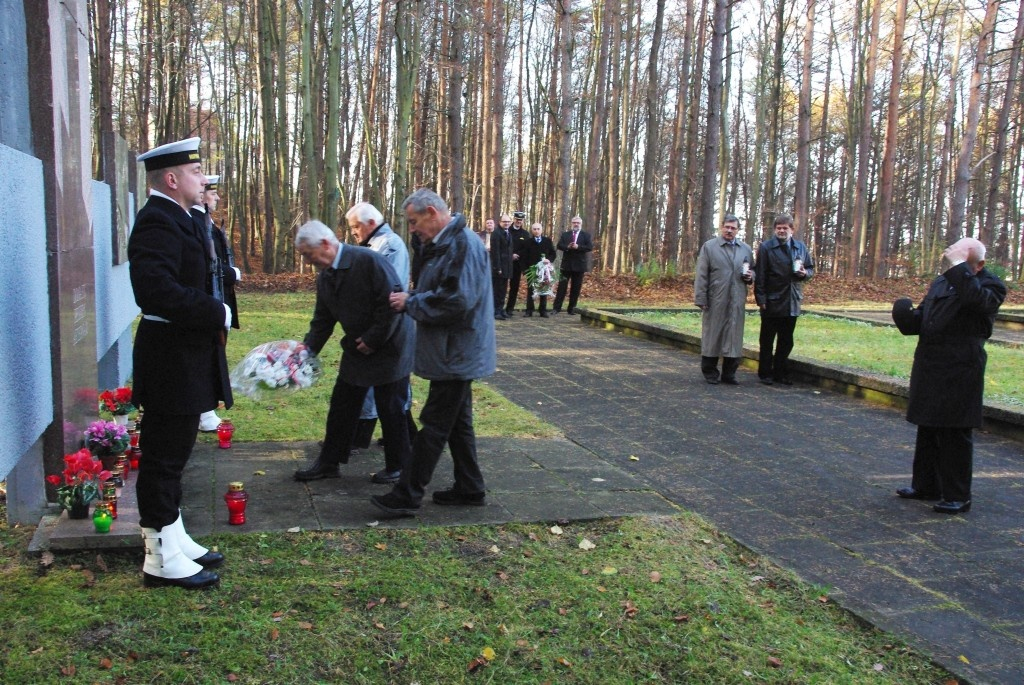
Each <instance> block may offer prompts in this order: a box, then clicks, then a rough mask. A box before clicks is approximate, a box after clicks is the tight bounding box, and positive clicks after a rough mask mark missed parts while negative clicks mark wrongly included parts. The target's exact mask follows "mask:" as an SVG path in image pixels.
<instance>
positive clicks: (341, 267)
mask: <svg viewBox="0 0 1024 685" xmlns="http://www.w3.org/2000/svg"><path fill="white" fill-rule="evenodd" d="M295 251H296V252H298V253H299V254H300V255H302V257H303V258H304V259H305V260H306V261H307V262H309V263H310V264H312V265H314V266H315V267H317V268H318V269H321V271H320V273H319V275H318V276H317V279H316V305H315V307H314V310H313V319H312V320H311V321H310V322H309V332H308V333H306V337H305V338H304V340H303V342H304V344H305V345H306V346H307V347H309V349H310V351H312V352H313V354H319V353H320V350H321V349H323V346H324V345H325V344H326V343H327V340H328V338H330V337H331V334H333V333H334V328H335V326H336V325H337V324H339V323H340V324H341V328H342V330H343V332H344V335H343V336H342V338H341V363H340V365H339V367H338V380H337V381H336V382H335V384H334V390H333V392H332V393H331V402H330V407H329V409H328V411H327V427H326V431H325V434H324V440H323V444H322V446H321V448H320V454H319V456H318V457H317V459H316V461H315V462H313V464H312V465H310V466H309V467H308V468H305V469H299V470H298V471H296V472H295V480H298V481H309V480H318V479H320V478H338V477H339V476H340V473H339V471H338V465H339V464H347V463H348V458H349V453H350V451H351V448H352V438H353V437H354V436H355V433H356V429H357V427H358V425H359V414H360V412H361V410H362V407H363V400H364V399H365V398H366V393H367V391H368V390H369V389H370V388H373V394H374V398H375V400H376V403H377V413H378V415H379V417H380V422H381V425H382V427H383V429H384V434H385V435H386V436H387V439H386V440H385V441H384V452H385V461H386V462H387V463H388V464H393V465H395V466H397V467H398V468H396V469H395V470H397V471H400V470H401V469H402V468H404V467H405V465H406V464H407V463H408V462H409V458H410V453H411V452H410V450H411V446H410V443H409V429H408V424H407V423H406V419H405V402H406V397H407V396H408V393H409V374H410V373H411V372H412V363H413V352H414V349H415V348H414V345H415V329H414V328H413V323H412V321H410V320H409V319H408V318H407V317H405V316H402V315H401V314H400V313H398V312H395V311H394V310H392V309H391V307H390V305H389V304H388V296H389V295H390V294H391V293H393V292H395V293H398V292H404V290H405V288H404V286H405V283H404V282H403V281H402V279H401V278H399V276H398V274H397V273H396V272H395V269H394V268H393V267H392V266H391V265H390V264H389V263H388V262H387V260H386V259H385V258H384V257H382V256H381V255H380V254H378V253H376V252H374V251H373V250H371V249H369V248H366V247H356V246H354V245H342V244H341V243H340V242H339V241H338V237H337V236H336V235H335V234H334V231H332V230H331V229H330V228H328V227H327V226H326V225H325V224H323V223H322V222H320V221H315V220H314V221H309V222H307V223H305V224H303V225H302V227H301V228H299V231H298V233H296V234H295Z"/></svg>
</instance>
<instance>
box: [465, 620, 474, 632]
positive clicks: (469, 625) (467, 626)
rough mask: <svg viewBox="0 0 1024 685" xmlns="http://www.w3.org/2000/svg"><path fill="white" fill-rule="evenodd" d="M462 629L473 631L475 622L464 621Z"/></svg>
mask: <svg viewBox="0 0 1024 685" xmlns="http://www.w3.org/2000/svg"><path fill="white" fill-rule="evenodd" d="M462 629H463V630H473V622H472V621H464V622H463V624H462Z"/></svg>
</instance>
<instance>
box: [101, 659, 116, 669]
mask: <svg viewBox="0 0 1024 685" xmlns="http://www.w3.org/2000/svg"><path fill="white" fill-rule="evenodd" d="M113 667H114V662H113V661H111V660H110V659H108V658H106V657H103V658H102V659H100V668H102V669H103V670H105V671H109V670H110V669H112V668H113Z"/></svg>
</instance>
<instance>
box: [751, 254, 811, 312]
mask: <svg viewBox="0 0 1024 685" xmlns="http://www.w3.org/2000/svg"><path fill="white" fill-rule="evenodd" d="M795 259H801V260H803V263H804V271H805V272H806V273H805V275H802V276H801V275H799V274H796V273H794V272H793V260H795ZM813 275H814V257H813V256H812V255H811V252H810V250H808V249H807V245H805V244H804V243H803V242H802V241H799V240H797V239H795V238H793V239H792V248H790V247H788V246H787V245H786V244H785V243H783V242H780V241H779V239H778V238H776V237H774V236H773V237H771V238H769V239H768V240H765V241H764V242H762V243H761V245H760V246H759V247H758V248H757V265H756V267H755V269H754V300H756V301H757V306H758V307H764V309H763V310H762V311H761V315H762V316H767V317H769V318H772V317H784V316H800V305H801V303H802V302H803V299H804V281H806V280H807V279H809V278H810V277H811V276H813Z"/></svg>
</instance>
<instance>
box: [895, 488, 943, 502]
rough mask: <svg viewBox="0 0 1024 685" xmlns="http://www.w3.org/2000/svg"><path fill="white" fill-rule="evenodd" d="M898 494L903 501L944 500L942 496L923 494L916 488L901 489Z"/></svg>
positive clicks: (929, 493)
mask: <svg viewBox="0 0 1024 685" xmlns="http://www.w3.org/2000/svg"><path fill="white" fill-rule="evenodd" d="M896 494H897V495H899V496H900V497H902V498H903V499H932V500H934V499H942V495H940V494H938V493H935V492H921V491H920V490H915V489H914V488H900V489H898V490H897V491H896Z"/></svg>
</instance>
